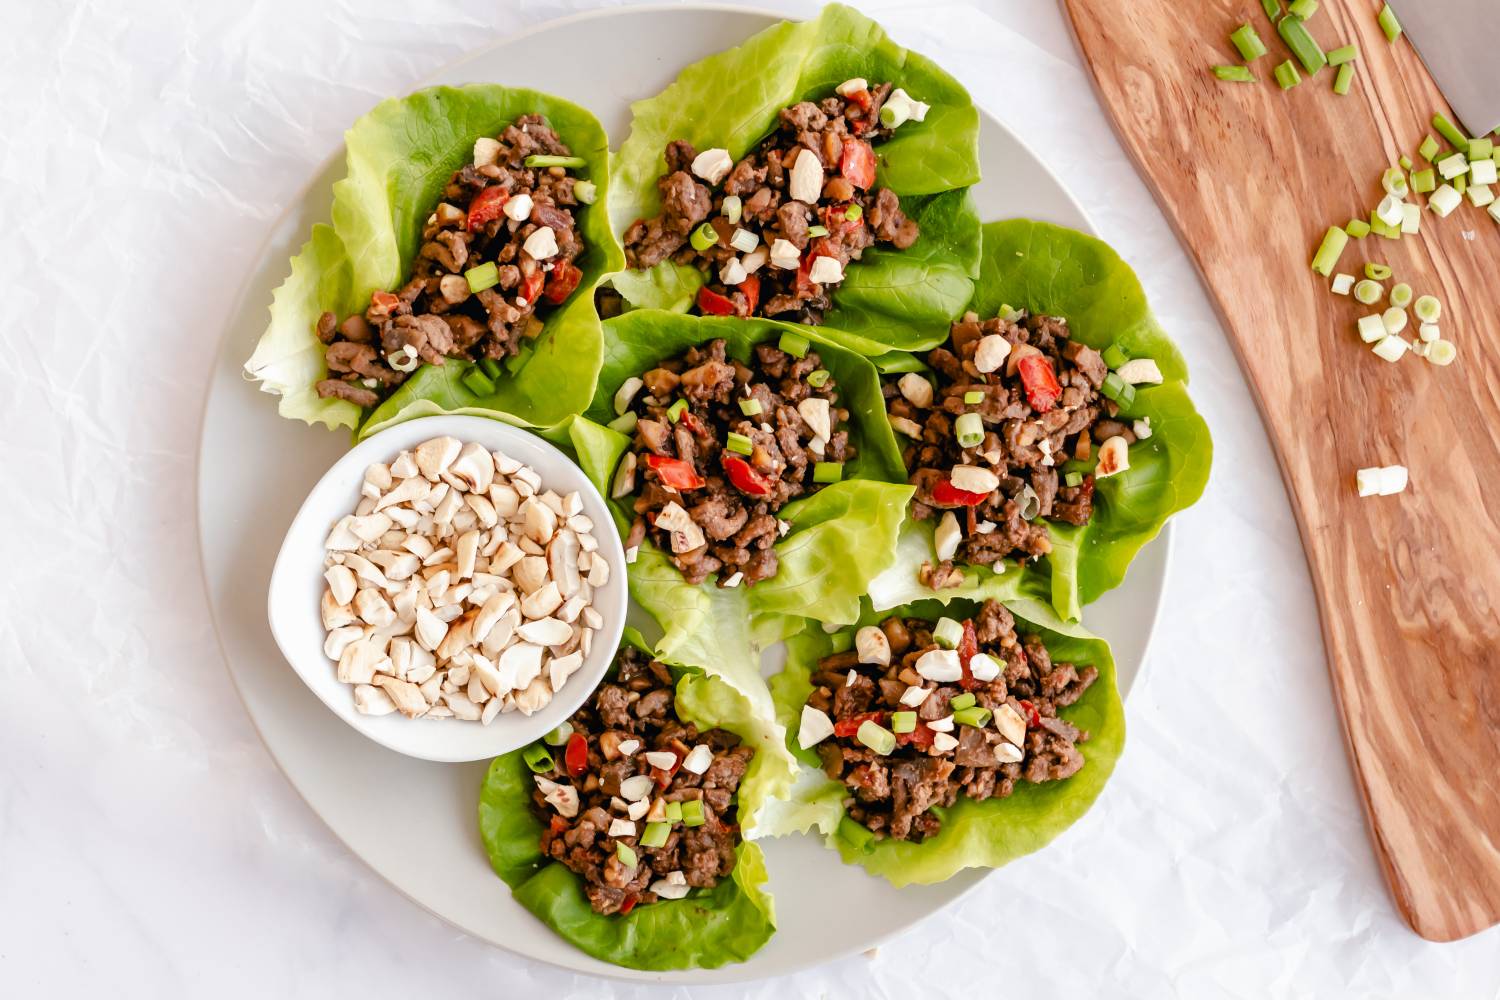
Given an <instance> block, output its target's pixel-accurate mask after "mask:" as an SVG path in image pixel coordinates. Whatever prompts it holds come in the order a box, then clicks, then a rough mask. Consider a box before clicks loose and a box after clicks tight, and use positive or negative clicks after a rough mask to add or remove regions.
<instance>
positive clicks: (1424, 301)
mask: <svg viewBox="0 0 1500 1000" xmlns="http://www.w3.org/2000/svg"><path fill="white" fill-rule="evenodd" d="M1412 311H1413V312H1415V313H1416V314H1417V319H1418V320H1420V321H1422V322H1423V323H1436V322H1437V321H1438V320H1439V319H1440V318H1441V317H1442V315H1443V304H1442V303H1441V302H1439V301H1438V300H1437V297H1436V296H1434V295H1423V296H1422V297H1420V298H1418V299H1417V302H1416V305H1414V306H1412Z"/></svg>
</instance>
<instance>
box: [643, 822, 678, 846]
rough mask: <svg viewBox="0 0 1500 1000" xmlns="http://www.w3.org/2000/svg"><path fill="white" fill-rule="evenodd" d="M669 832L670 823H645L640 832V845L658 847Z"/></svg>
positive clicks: (664, 841)
mask: <svg viewBox="0 0 1500 1000" xmlns="http://www.w3.org/2000/svg"><path fill="white" fill-rule="evenodd" d="M671 832H672V826H671V824H670V823H647V824H646V830H645V832H644V833H642V834H641V846H642V847H660V846H661V845H663V844H665V843H666V842H667V835H668V834H669V833H671Z"/></svg>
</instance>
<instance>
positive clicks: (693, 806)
mask: <svg viewBox="0 0 1500 1000" xmlns="http://www.w3.org/2000/svg"><path fill="white" fill-rule="evenodd" d="M682 825H683V826H702V825H703V802H702V800H701V799H684V800H683V802H682Z"/></svg>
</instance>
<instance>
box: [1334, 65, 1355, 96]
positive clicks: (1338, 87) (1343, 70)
mask: <svg viewBox="0 0 1500 1000" xmlns="http://www.w3.org/2000/svg"><path fill="white" fill-rule="evenodd" d="M1353 85H1354V64H1353V63H1344V65H1342V66H1340V67H1339V72H1338V75H1337V76H1335V77H1334V78H1333V92H1334V93H1335V94H1338V95H1339V96H1340V97H1343V96H1344V95H1345V94H1347V93H1349V88H1350V87H1351V86H1353Z"/></svg>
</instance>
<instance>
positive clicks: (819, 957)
mask: <svg viewBox="0 0 1500 1000" xmlns="http://www.w3.org/2000/svg"><path fill="white" fill-rule="evenodd" d="M776 20H777V18H776V17H774V16H772V15H769V14H761V13H754V12H748V11H745V10H740V9H726V8H712V7H672V8H647V9H641V8H635V9H627V10H617V11H601V12H598V13H596V14H590V15H584V16H580V17H574V18H569V19H566V20H561V21H554V22H551V23H549V24H545V25H542V26H541V27H539V28H537V29H536V30H533V31H531V32H528V33H526V34H524V35H522V36H518V37H514V38H510V39H508V40H506V41H503V42H501V43H499V44H496V45H494V46H492V47H490V48H487V49H484V50H482V51H480V52H477V53H475V54H474V55H471V56H469V57H468V58H466V59H464V60H462V61H460V62H458V63H455V64H453V65H452V66H449V67H448V68H447V69H445V70H443V71H442V72H440V73H438V74H436V75H435V76H433V77H432V78H431V79H430V80H428V81H427V83H429V84H440V83H446V84H462V83H471V82H476V81H484V82H494V83H504V84H512V85H516V86H538V85H539V83H538V81H545V88H546V89H548V90H550V91H552V92H554V93H557V94H559V95H560V96H562V97H566V98H569V99H571V100H573V101H576V102H578V103H579V104H582V105H583V106H584V107H587V108H589V109H591V110H592V111H593V112H594V113H595V114H596V115H598V116H599V119H600V120H601V121H602V122H603V123H604V127H605V128H606V129H608V130H609V134H610V136H611V138H612V140H613V142H614V144H615V145H616V146H618V144H619V143H620V141H622V140H623V138H624V136H625V134H626V131H627V129H628V126H629V105H630V102H631V101H634V100H638V99H640V98H643V97H649V96H651V95H652V94H655V93H657V92H658V91H659V90H661V89H662V88H663V87H665V86H666V85H667V84H668V83H670V82H671V81H672V79H673V78H674V77H675V76H676V74H677V73H678V72H679V71H680V70H681V69H682V67H683V66H685V65H687V64H688V63H690V62H693V61H695V60H697V59H700V58H702V57H703V56H707V55H710V54H712V53H714V52H718V51H720V50H722V49H725V48H729V47H731V46H734V45H737V44H739V43H740V42H742V41H743V40H744V39H745V38H747V37H748V36H749V35H751V34H753V33H755V32H756V31H758V30H760V29H762V28H765V27H767V26H769V25H770V24H772V23H774V22H775V21H776ZM564 53H565V54H566V57H567V60H566V61H567V63H568V65H570V66H573V67H577V68H578V72H577V73H576V74H568V73H563V74H559V73H557V72H556V67H557V58H558V56H559V54H564ZM927 54H928V55H930V56H933V57H935V58H937V59H938V61H939V62H941V61H942V53H941V52H930V53H927ZM985 97H986V95H984V94H975V95H974V98H975V100H976V102H977V103H979V104H980V105H981V106H982V105H983V103H984V100H985ZM981 122H982V124H981V128H980V157H981V162H982V166H983V170H984V180H983V182H982V183H980V184H979V185H978V186H977V187H976V188H975V195H976V197H977V198H978V201H979V206H980V213H981V216H982V217H983V218H985V219H1001V218H1007V217H1013V216H1026V217H1030V218H1037V219H1044V220H1048V221H1051V222H1056V223H1060V224H1063V225H1069V226H1073V227H1075V228H1078V229H1082V230H1085V231H1091V227H1090V225H1089V221H1088V219H1087V218H1085V216H1084V213H1083V210H1082V209H1081V208H1079V207H1078V205H1077V203H1076V202H1074V201H1073V199H1072V198H1071V197H1070V196H1069V195H1068V193H1067V192H1066V191H1065V190H1063V187H1062V185H1061V184H1060V183H1059V182H1058V181H1057V179H1056V178H1055V177H1053V176H1052V175H1051V174H1050V173H1049V172H1048V171H1047V168H1046V167H1045V166H1044V165H1043V164H1042V163H1041V161H1040V160H1038V159H1037V157H1036V156H1035V155H1033V154H1032V152H1031V151H1030V150H1029V149H1027V147H1026V146H1025V144H1024V143H1022V142H1021V141H1020V140H1019V139H1018V138H1016V136H1015V135H1013V134H1012V133H1011V132H1010V131H1009V130H1007V129H1006V128H1005V127H1004V126H1002V125H1001V124H1000V123H999V122H998V121H996V120H995V119H994V118H992V117H990V116H989V115H988V114H985V115H982V116H981ZM343 170H344V164H343V150H342V148H340V149H337V150H330V156H329V159H328V160H327V161H326V162H325V163H324V164H323V165H322V167H321V168H320V169H319V171H318V173H317V176H316V177H315V178H314V179H313V180H312V182H311V183H310V184H309V186H308V187H307V189H306V190H305V191H304V192H303V193H302V195H301V197H299V198H298V199H296V200H295V201H294V203H293V204H292V205H291V207H290V208H289V209H288V211H287V213H286V215H285V216H284V217H283V218H282V219H281V221H280V222H279V223H278V224H277V225H276V227H275V229H274V230H273V231H272V233H271V235H270V238H269V239H268V240H267V242H266V245H265V246H264V247H263V248H262V251H261V253H260V256H259V258H258V260H257V262H256V264H255V266H254V268H253V269H252V271H251V273H250V275H249V276H248V278H247V279H246V283H245V285H244V287H243V288H242V289H241V292H240V298H239V303H238V306H237V307H236V309H235V310H234V311H233V312H232V313H231V319H230V322H229V327H228V329H227V330H226V332H225V335H224V342H223V346H222V348H221V350H220V353H219V359H218V363H217V365H216V366H215V369H214V372H213V375H212V383H211V385H210V386H209V390H208V398H207V402H206V404H205V409H204V415H203V439H202V445H201V448H200V452H199V469H198V518H199V534H200V541H201V545H202V553H203V570H204V576H205V581H206V585H207V588H208V596H209V601H210V603H211V605H212V608H213V614H214V619H215V623H216V626H217V629H218V633H219V641H220V643H221V645H222V647H223V650H224V657H225V659H226V661H227V662H228V665H229V671H230V675H231V677H232V678H233V680H234V683H235V685H236V686H237V687H238V689H239V692H240V696H241V698H243V699H244V702H245V707H246V709H247V710H248V711H249V713H250V717H251V719H252V720H253V721H254V723H255V725H256V727H257V728H258V729H259V731H260V734H261V738H262V739H264V740H265V743H266V746H267V748H269V750H270V751H271V754H272V756H273V757H274V758H275V759H276V762H277V763H278V764H279V765H280V766H281V768H282V770H283V771H285V773H286V776H287V779H288V780H289V781H291V783H292V785H293V786H294V787H295V788H296V789H297V791H298V792H299V793H301V795H302V796H303V798H304V799H306V800H307V803H308V805H310V806H311V807H312V808H313V810H314V811H315V812H316V813H317V814H318V815H319V816H320V817H322V819H323V821H324V822H326V823H327V824H328V825H329V827H330V828H331V829H332V830H333V832H334V833H335V834H336V835H338V837H339V838H341V839H342V840H343V841H344V843H346V844H347V845H348V846H349V848H350V850H352V851H353V852H354V853H355V854H357V855H358V856H359V857H360V858H362V859H364V861H365V862H367V863H368V864H369V865H370V867H372V868H374V869H375V871H377V872H379V873H380V874H381V875H382V876H383V877H384V878H386V879H387V880H388V881H389V882H390V883H391V884H392V885H394V886H395V887H396V888H397V889H398V890H400V891H401V892H402V893H404V894H405V895H407V896H408V897H410V898H411V899H412V900H413V901H415V902H416V903H418V904H420V905H421V906H423V907H425V908H427V909H428V910H430V911H431V912H432V913H434V914H436V915H438V916H440V917H442V918H443V919H444V920H447V921H449V922H450V923H452V924H453V925H455V926H457V927H459V928H462V929H463V930H465V931H467V932H468V933H470V934H473V935H474V936H475V937H478V938H482V939H484V940H486V941H489V942H491V943H492V944H495V945H498V946H500V947H503V948H506V949H509V950H511V951H513V952H516V953H517V954H519V955H523V956H525V957H527V958H534V959H539V960H541V961H544V962H550V963H552V964H554V965H558V966H562V967H564V968H568V969H574V970H578V971H582V972H589V973H595V974H599V975H606V976H616V977H620V978H627V979H640V980H660V981H666V982H676V983H715V982H734V981H740V980H746V979H755V978H759V977H763V976H774V975H781V974H784V973H787V972H791V971H794V970H796V969H799V968H803V967H806V966H810V965H815V964H818V963H820V962H824V961H827V960H828V959H830V958H835V957H838V956H841V955H845V954H849V953H853V952H857V951H863V950H864V949H867V948H871V947H874V946H875V945H877V944H879V943H880V942H881V941H883V940H885V939H886V938H888V937H890V936H892V935H894V934H896V933H898V932H899V931H901V930H903V929H904V928H906V927H909V926H911V925H912V924H914V923H915V922H917V921H919V920H921V919H922V918H923V917H926V916H928V915H929V914H931V913H933V912H935V911H936V910H938V909H940V908H942V907H943V906H945V905H947V904H948V903H951V902H953V901H954V900H956V899H958V898H959V897H960V896H961V895H963V894H964V893H965V892H966V891H968V890H969V889H971V888H972V887H973V886H975V885H977V884H978V882H979V880H980V879H981V878H983V877H985V875H986V874H987V873H984V872H978V871H971V872H965V873H963V874H960V875H958V876H956V877H954V878H952V879H950V880H949V881H947V882H945V883H943V884H941V885H932V886H915V887H909V888H906V889H902V890H900V891H897V890H895V889H893V888H891V887H890V886H889V885H888V884H887V883H886V882H884V881H883V880H880V879H875V878H871V877H870V876H868V875H866V874H865V873H864V872H863V870H861V869H859V868H856V867H850V866H845V865H843V864H840V863H839V861H838V858H837V857H836V856H835V855H834V854H833V853H831V852H829V851H828V850H826V849H825V848H824V847H823V846H822V845H821V843H819V842H818V841H816V840H814V839H813V838H810V837H788V838H782V839H780V840H773V841H765V842H763V843H764V846H765V850H766V861H767V864H768V866H769V868H770V872H771V885H770V891H771V892H772V893H773V894H774V895H775V898H776V913H777V917H778V920H777V923H778V930H777V933H776V935H775V936H774V937H773V938H772V939H771V941H770V942H769V943H768V944H767V945H766V946H765V947H764V948H763V949H761V951H760V952H758V953H757V954H756V955H755V956H754V957H753V958H752V959H751V960H750V961H748V962H746V963H743V964H740V965H731V966H726V967H724V968H720V969H707V970H693V971H685V972H675V973H664V974H662V973H644V972H635V971H632V970H629V969H620V968H616V967H615V966H612V965H608V964H605V963H603V962H599V961H596V960H595V959H592V958H589V957H588V956H586V955H584V954H583V953H582V952H579V951H577V950H576V949H574V948H572V947H571V946H570V945H568V944H566V943H564V942H563V941H562V939H560V938H558V937H556V936H555V935H553V934H552V932H551V931H549V930H548V929H547V928H546V927H544V926H542V924H540V923H539V922H538V921H537V920H535V919H534V918H533V917H532V916H531V915H530V914H529V913H527V912H526V911H525V910H523V909H522V908H521V907H520V906H519V905H518V904H517V903H515V902H514V901H513V900H512V899H511V895H510V890H509V889H508V888H507V887H506V886H505V884H504V883H503V882H501V881H500V880H499V879H498V878H497V877H495V875H494V874H493V873H492V872H491V870H490V867H489V862H488V860H487V859H486V857H485V853H484V849H483V847H482V846H481V844H480V841H479V832H478V827H477V821H476V811H477V804H478V796H479V787H480V783H481V781H482V779H483V777H484V771H485V765H484V764H483V763H482V762H475V763H472V764H434V763H428V762H424V761H419V760H414V759H412V758H410V757H403V756H401V755H400V754H397V753H394V752H392V751H389V750H386V749H383V748H382V747H379V746H377V745H375V744H374V743H372V742H370V741H369V740H366V739H364V738H363V737H361V736H360V735H359V734H358V733H356V732H354V731H353V730H352V729H350V728H349V727H348V726H345V725H343V724H341V723H340V722H339V721H338V720H337V719H335V718H334V717H333V716H332V715H331V714H330V713H329V712H328V710H327V709H326V708H325V707H324V706H323V705H322V703H320V702H319V701H318V699H317V697H316V696H314V695H313V694H312V692H310V691H309V690H308V689H307V687H306V686H305V685H303V683H302V682H301V681H300V680H299V679H298V678H297V675H296V673H295V672H294V671H293V670H292V669H291V667H289V666H287V663H286V661H285V660H284V659H283V658H282V656H281V654H280V652H279V651H278V650H277V648H276V644H275V642H274V641H273V639H272V637H271V632H270V629H269V628H268V626H267V623H266V615H265V606H266V587H267V582H268V581H269V579H270V575H271V564H272V561H273V558H274V556H275V548H274V545H268V544H267V539H268V538H269V539H273V540H274V539H275V538H277V537H279V536H280V534H281V532H282V531H283V530H284V528H285V526H286V525H287V524H289V523H290V522H291V520H292V517H293V515H294V514H295V513H296V510H297V506H298V504H299V503H300V502H301V499H302V498H303V497H304V496H306V495H307V493H308V490H309V489H310V488H311V487H312V484H313V483H314V482H316V481H317V479H318V477H319V476H321V475H322V474H323V471H324V470H326V469H327V468H328V467H329V466H330V465H332V464H333V463H334V461H336V460H337V459H338V457H339V455H340V454H341V453H343V452H344V451H346V450H348V447H349V439H348V437H347V436H346V435H345V434H343V433H328V432H326V431H324V430H321V429H317V428H310V427H307V426H304V425H303V424H301V423H300V422H294V421H290V420H283V419H281V418H280V417H278V416H277V415H276V406H275V402H276V401H275V399H274V398H273V397H270V396H266V395H263V394H261V393H258V392H257V391H256V390H255V388H254V387H253V386H252V385H250V384H248V383H247V382H245V381H244V379H243V378H241V374H240V372H241V365H242V364H243V363H244V360H245V358H247V357H248V356H249V355H250V351H251V349H252V348H253V347H254V345H255V342H256V340H257V339H258V338H259V336H260V334H261V331H262V329H263V328H264V327H265V322H266V309H267V307H268V306H269V304H270V301H271V291H272V290H273V289H274V288H275V287H276V286H277V285H278V284H279V283H280V282H281V280H282V279H283V278H284V277H285V276H286V271H287V261H288V259H289V258H290V257H291V256H292V255H293V254H294V253H296V252H297V250H298V248H299V247H300V246H301V244H302V242H303V240H305V239H306V236H307V233H308V232H309V230H310V229H311V227H312V225H313V223H315V222H320V221H324V220H325V219H326V218H327V215H328V211H329V206H330V204H332V193H331V192H332V185H333V182H334V181H335V180H337V179H338V178H339V177H340V176H342V174H343ZM1168 548H1169V546H1168V541H1167V537H1166V534H1165V533H1164V534H1163V536H1162V538H1160V539H1159V540H1157V541H1156V542H1154V543H1153V544H1151V545H1149V546H1147V548H1146V549H1145V550H1144V551H1143V552H1142V553H1141V554H1140V556H1139V557H1138V558H1137V559H1136V561H1135V564H1134V565H1133V566H1132V568H1131V577H1130V586H1129V587H1128V588H1122V589H1119V590H1116V591H1114V592H1112V593H1111V594H1109V595H1107V596H1106V597H1105V598H1103V599H1102V600H1100V601H1099V602H1097V603H1096V604H1093V605H1091V606H1090V607H1089V609H1088V612H1087V615H1086V619H1087V622H1088V624H1089V626H1090V627H1091V628H1093V629H1094V630H1095V631H1096V632H1098V633H1100V634H1101V635H1103V636H1104V637H1105V638H1107V639H1109V641H1110V642H1111V644H1112V645H1113V648H1114V653H1115V659H1116V662H1117V663H1118V665H1119V671H1120V683H1121V685H1122V688H1123V689H1125V690H1128V689H1129V686H1130V684H1131V681H1132V680H1133V679H1134V677H1135V675H1136V673H1137V672H1138V670H1139V669H1140V665H1141V660H1142V658H1143V657H1144V655H1145V652H1146V645H1147V642H1148V640H1149V639H1150V634H1151V629H1152V626H1153V625H1154V623H1155V621H1156V615H1157V612H1158V610H1159V608H1160V604H1161V597H1162V592H1163V589H1164V585H1165V582H1166V567H1167V555H1168ZM417 843H420V844H423V845H425V847H426V849H425V850H424V851H423V852H422V854H421V856H420V857H418V856H416V855H414V854H412V852H411V850H410V847H409V845H411V844H417ZM994 877H996V878H1004V877H1005V875H1004V870H1003V869H1002V870H1001V871H1000V872H999V873H997V874H996V875H995V876H994Z"/></svg>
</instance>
